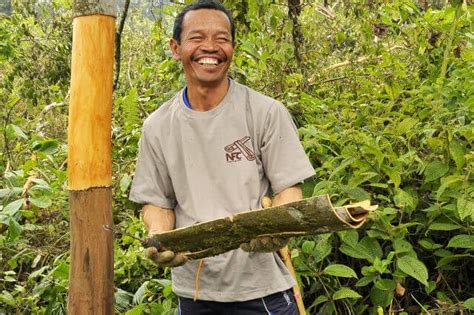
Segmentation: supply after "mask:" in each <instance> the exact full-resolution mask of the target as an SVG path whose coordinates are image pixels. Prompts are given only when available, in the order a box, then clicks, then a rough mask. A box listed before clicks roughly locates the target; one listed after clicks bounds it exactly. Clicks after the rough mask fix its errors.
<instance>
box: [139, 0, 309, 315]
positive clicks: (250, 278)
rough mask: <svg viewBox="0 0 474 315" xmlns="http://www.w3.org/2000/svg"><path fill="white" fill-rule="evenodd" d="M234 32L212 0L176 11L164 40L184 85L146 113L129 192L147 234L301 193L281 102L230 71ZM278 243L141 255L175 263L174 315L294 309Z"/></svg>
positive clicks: (297, 152)
mask: <svg viewBox="0 0 474 315" xmlns="http://www.w3.org/2000/svg"><path fill="white" fill-rule="evenodd" d="M234 34H235V31H234V23H233V20H232V17H231V14H230V13H229V11H227V9H225V8H224V7H223V6H222V4H220V3H218V2H214V1H199V2H196V3H194V4H191V5H189V6H187V7H185V8H184V9H183V11H182V12H181V13H180V14H179V15H178V16H177V18H176V21H175V25H174V31H173V38H172V39H171V40H170V47H171V50H172V53H173V57H174V58H175V59H176V60H179V61H180V62H181V63H182V65H183V69H184V73H185V76H186V87H185V88H184V89H183V90H182V91H180V92H179V93H178V94H177V95H176V96H175V97H174V98H172V99H171V100H169V101H168V102H166V103H165V104H163V105H161V106H160V107H159V108H158V109H157V110H156V111H155V112H154V113H153V114H151V115H150V116H149V117H148V118H147V119H146V121H145V123H144V125H143V133H142V138H141V141H140V153H139V158H138V162H137V169H136V173H135V177H134V180H133V185H132V191H131V194H130V198H131V199H132V200H133V201H135V202H138V203H140V204H143V205H144V207H143V220H144V224H145V226H146V228H147V230H148V232H149V234H150V235H152V234H155V233H159V232H163V231H168V230H172V229H174V228H179V227H183V226H188V225H191V224H194V223H197V222H203V221H207V220H212V219H216V218H220V217H225V216H229V215H231V214H234V213H237V212H242V211H248V210H251V209H257V208H260V203H261V200H262V198H263V197H264V196H265V195H268V194H269V193H271V192H272V191H273V192H274V193H275V197H274V201H273V205H275V206H276V205H280V204H283V203H287V202H291V201H295V200H299V199H301V198H302V193H301V189H300V188H299V186H298V185H299V184H300V183H301V182H302V181H303V180H305V179H306V178H308V177H311V176H312V175H314V169H313V168H312V166H311V164H310V163H309V161H308V159H307V157H306V155H305V153H304V151H303V149H302V147H301V144H300V142H299V139H298V135H297V132H296V128H295V126H294V124H293V122H292V120H291V117H290V115H289V114H288V112H287V110H286V109H285V107H284V106H283V105H282V104H281V103H278V102H277V101H275V100H273V99H271V98H269V97H267V96H264V95H262V94H259V93H257V92H255V91H253V90H251V89H250V88H248V87H246V86H243V85H240V84H238V83H237V82H235V81H233V80H231V79H229V78H228V76H227V71H228V69H229V66H230V64H231V61H232V55H233V51H234V40H235V38H234ZM284 244H285V242H281V240H279V239H274V240H272V241H271V242H268V240H267V241H266V242H262V241H261V240H259V239H257V240H254V241H252V242H251V243H250V244H243V245H242V248H243V249H245V250H246V251H244V250H242V249H237V250H233V251H230V252H227V253H225V254H222V255H218V256H215V257H209V258H206V259H204V260H200V261H187V260H186V258H185V257H184V256H183V255H181V254H179V253H173V252H171V251H166V250H165V251H157V250H156V249H155V248H149V249H147V250H146V251H145V255H146V256H147V257H149V258H151V259H152V260H153V261H155V262H156V263H157V264H159V265H163V266H170V267H174V268H173V269H172V281H173V291H174V292H175V293H176V294H177V295H178V297H179V310H180V314H183V315H186V314H297V309H296V303H295V300H294V297H293V295H292V294H291V288H292V286H293V285H294V284H295V281H294V279H293V278H292V276H291V275H290V274H289V272H288V270H287V269H286V267H285V265H284V264H283V263H282V261H281V259H280V258H279V257H278V255H277V254H276V253H275V251H276V250H278V248H280V247H283V246H284ZM178 266H179V267H178Z"/></svg>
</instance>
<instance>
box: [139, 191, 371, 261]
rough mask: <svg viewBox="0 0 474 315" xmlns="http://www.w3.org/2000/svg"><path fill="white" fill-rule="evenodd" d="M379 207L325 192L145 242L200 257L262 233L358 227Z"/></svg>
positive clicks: (298, 233) (294, 233)
mask: <svg viewBox="0 0 474 315" xmlns="http://www.w3.org/2000/svg"><path fill="white" fill-rule="evenodd" d="M376 208H377V206H372V205H370V202H369V201H364V202H361V203H358V204H354V205H347V206H344V207H336V208H334V207H333V206H332V204H331V201H330V200H329V196H327V195H323V196H319V197H312V198H308V199H303V200H300V201H296V202H292V203H288V204H285V205H281V206H277V207H272V208H266V209H260V210H253V211H246V212H241V213H238V214H236V215H233V216H230V217H226V218H221V219H217V220H213V221H207V222H203V223H198V224H195V225H191V226H188V227H184V228H179V229H176V230H173V231H169V232H164V233H160V234H156V235H153V236H152V237H151V238H150V239H148V240H147V241H146V242H145V246H146V247H151V246H155V247H157V248H160V247H162V248H164V249H169V250H172V251H174V252H179V253H184V254H185V255H186V256H187V257H188V258H190V259H198V258H204V257H209V256H215V255H218V254H222V253H225V252H227V251H229V250H233V249H236V248H239V246H240V244H242V243H247V242H249V241H250V240H252V239H254V238H257V237H260V236H272V237H285V238H287V237H293V236H304V235H314V234H321V233H328V232H335V231H340V230H348V229H355V228H358V227H360V226H362V224H364V222H365V221H366V219H367V216H368V214H369V213H370V212H371V211H373V210H375V209H376Z"/></svg>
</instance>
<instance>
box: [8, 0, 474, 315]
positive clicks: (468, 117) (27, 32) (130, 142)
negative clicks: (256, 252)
mask: <svg viewBox="0 0 474 315" xmlns="http://www.w3.org/2000/svg"><path fill="white" fill-rule="evenodd" d="M299 2H302V3H304V4H303V6H301V7H298V6H294V5H295V3H296V4H298V3H299ZM462 2H463V1H450V2H449V3H444V1H410V0H395V1H388V0H354V1H347V0H344V1H343V0H328V1H317V0H304V1H288V2H286V1H279V0H260V1H247V0H239V1H226V4H227V5H228V6H229V7H231V8H232V9H233V11H234V15H235V16H236V21H237V34H238V36H237V47H236V54H235V58H234V65H233V67H232V70H231V74H232V76H233V77H234V78H235V79H236V80H238V81H240V82H242V83H244V84H247V85H249V86H251V87H253V88H254V89H256V90H259V91H262V92H263V93H266V94H268V95H271V96H273V97H275V98H277V99H279V100H281V101H282V102H284V103H285V105H286V106H287V107H288V108H289V110H290V111H291V112H292V114H293V115H294V118H295V121H296V123H297V125H298V127H299V132H300V135H301V139H302V143H303V145H304V147H305V149H306V151H307V154H308V155H309V156H310V158H311V161H312V163H313V165H314V167H315V169H316V172H317V177H316V178H315V180H314V182H311V183H307V184H306V185H305V187H304V191H305V194H306V195H307V196H311V195H320V194H325V193H328V194H329V195H330V196H331V199H332V200H333V202H334V203H336V204H342V203H345V202H348V201H349V200H353V201H357V200H362V199H367V198H370V199H371V200H373V202H375V203H377V204H379V205H380V207H379V210H378V211H377V212H376V213H374V214H373V216H372V217H371V220H370V223H368V224H367V225H366V228H365V229H363V230H360V231H350V232H340V233H333V234H327V235H322V236H319V237H313V238H305V239H302V238H300V239H295V240H293V241H292V243H291V248H292V256H293V259H294V263H295V266H296V269H297V271H298V274H299V278H300V282H301V284H302V286H303V288H304V293H305V295H304V300H305V304H306V307H307V308H308V309H309V311H310V313H322V314H332V313H334V314H349V313H357V314H364V313H378V314H382V313H388V312H394V313H399V312H405V314H406V313H408V312H412V313H421V312H437V311H438V312H455V311H460V310H464V311H467V312H469V310H471V311H472V310H474V298H473V296H474V280H473V278H472V274H473V272H474V234H473V232H474V228H473V224H472V222H473V221H474V201H473V200H474V198H473V197H474V185H473V179H474V174H473V173H474V154H473V147H472V144H473V141H474V124H473V114H474V93H473V92H474V87H473V86H474V58H473V57H474V47H473V43H474V31H473V27H472V26H473V25H472V21H473V18H472V14H473V8H472V5H470V1H464V3H462ZM35 3H36V1H14V2H13V13H12V15H11V17H10V18H0V104H1V110H2V122H1V131H2V132H1V136H0V145H1V148H2V149H1V152H0V161H1V163H0V174H1V175H0V188H1V189H0V233H1V234H0V249H1V254H0V314H4V313H5V314H7V313H8V314H11V313H15V312H16V313H22V314H23V313H34V314H43V313H44V314H62V313H65V308H66V295H67V286H68V271H69V257H68V247H69V230H68V229H69V227H68V204H67V191H66V181H67V178H66V172H65V170H66V167H67V160H66V155H67V154H66V152H67V143H66V137H65V135H66V130H67V102H68V87H69V61H70V50H71V37H72V36H71V31H72V24H71V18H72V13H71V3H70V1H68V0H53V1H51V2H49V1H40V2H39V3H36V4H35ZM151 3H154V2H151ZM132 4H133V3H132ZM289 6H290V7H289ZM181 7H182V5H181V4H171V5H168V6H164V7H162V8H154V7H153V6H152V4H146V5H138V4H137V5H135V6H132V7H131V9H130V12H129V16H128V19H127V23H126V26H125V29H124V32H123V34H122V54H121V73H120V79H119V81H118V85H117V88H116V90H115V92H114V117H113V148H114V151H113V163H114V172H113V173H114V221H115V224H116V226H117V227H118V229H120V230H123V231H126V232H127V233H130V234H132V235H135V236H136V237H140V238H141V237H143V236H144V234H145V233H144V228H143V226H142V224H141V223H140V215H139V213H140V211H139V208H138V207H137V205H134V204H132V203H131V202H129V201H128V200H127V193H128V190H129V186H130V181H131V178H132V176H133V171H134V164H135V159H136V154H137V142H138V139H139V137H140V127H141V123H142V121H143V119H144V118H145V117H146V116H147V115H148V114H149V113H151V112H152V111H153V110H154V109H156V108H157V107H158V106H159V104H161V103H162V102H163V101H165V100H167V99H168V98H170V97H171V96H172V95H173V94H174V93H176V91H178V90H179V89H180V88H181V87H182V86H183V82H184V80H183V79H184V78H183V74H182V71H181V69H180V65H179V64H178V63H176V62H175V61H173V60H172V59H171V58H170V52H169V50H168V48H167V42H168V38H169V36H170V34H171V32H170V27H171V22H172V20H173V16H174V15H175V14H176V11H178V10H179V9H180V8H181ZM141 251H142V248H141V245H140V244H139V242H138V241H137V240H134V239H133V238H130V237H128V236H118V237H117V238H116V242H115V285H116V292H115V297H116V306H115V307H116V310H117V312H118V313H127V314H142V313H143V314H148V313H152V314H162V313H167V312H169V313H171V314H172V313H173V312H174V310H175V308H176V298H175V296H174V295H173V294H172V292H171V286H170V281H169V270H160V269H157V268H156V267H154V266H153V265H152V264H151V263H150V262H148V261H146V260H145V259H144V258H143V257H142V253H141Z"/></svg>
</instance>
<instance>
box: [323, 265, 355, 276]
mask: <svg viewBox="0 0 474 315" xmlns="http://www.w3.org/2000/svg"><path fill="white" fill-rule="evenodd" d="M323 272H324V273H326V274H328V275H331V276H336V277H344V278H357V274H356V273H355V271H354V270H353V269H352V268H351V267H348V266H346V265H341V264H333V265H329V266H327V267H326V268H324V270H323Z"/></svg>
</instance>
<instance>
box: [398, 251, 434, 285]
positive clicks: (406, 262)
mask: <svg viewBox="0 0 474 315" xmlns="http://www.w3.org/2000/svg"><path fill="white" fill-rule="evenodd" d="M397 267H398V269H400V270H401V271H403V272H404V273H406V274H407V275H409V276H410V277H413V278H415V279H416V280H418V281H420V282H421V283H422V284H424V285H428V269H426V266H425V264H424V263H423V262H421V261H420V260H418V259H417V258H415V257H412V256H402V257H400V258H398V259H397Z"/></svg>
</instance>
